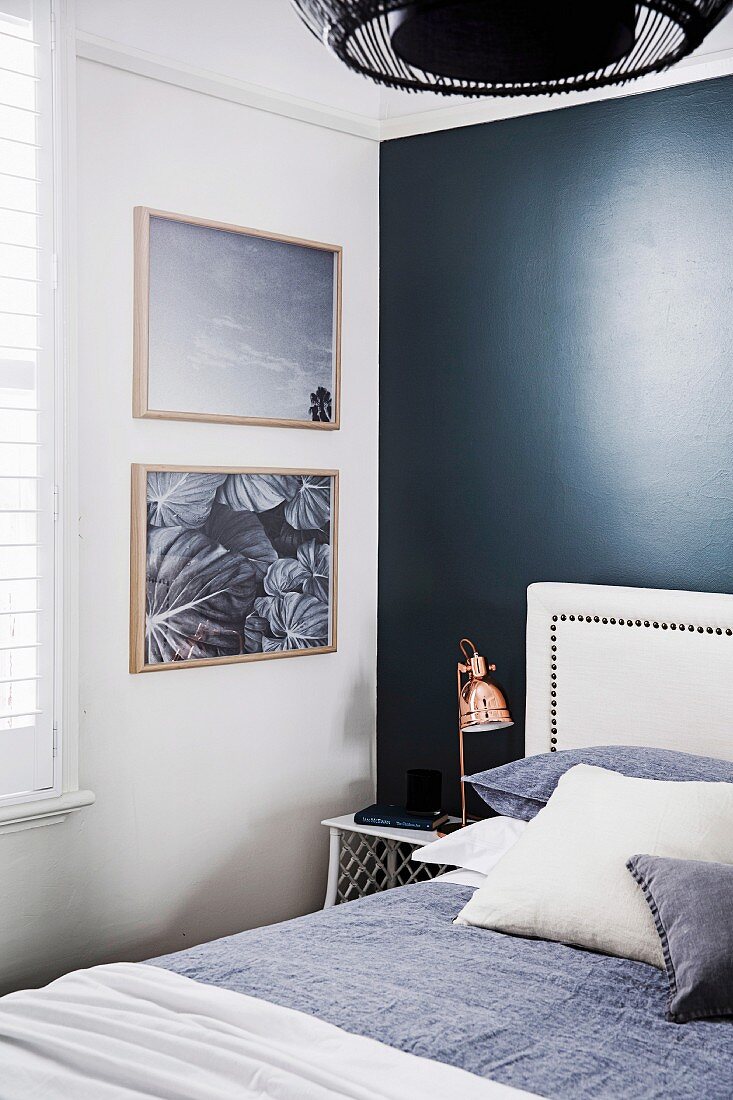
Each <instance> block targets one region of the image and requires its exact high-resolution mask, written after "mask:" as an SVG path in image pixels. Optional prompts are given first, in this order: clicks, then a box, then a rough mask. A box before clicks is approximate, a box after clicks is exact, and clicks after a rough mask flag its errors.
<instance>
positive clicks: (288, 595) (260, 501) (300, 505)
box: [145, 471, 333, 665]
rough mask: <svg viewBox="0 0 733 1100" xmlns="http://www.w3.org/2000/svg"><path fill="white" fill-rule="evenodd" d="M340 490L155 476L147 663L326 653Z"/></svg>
mask: <svg viewBox="0 0 733 1100" xmlns="http://www.w3.org/2000/svg"><path fill="white" fill-rule="evenodd" d="M332 484H333V482H332V479H331V477H328V476H323V475H314V474H279V473H275V474H259V473H257V474H247V473H244V474H243V473H230V474H227V473H225V472H224V473H214V472H211V473H197V472H195V471H192V472H190V473H187V472H177V471H149V473H148V479H147V559H146V618H145V660H146V663H147V664H150V665H157V664H168V663H170V662H174V661H184V662H185V661H192V660H208V659H212V658H216V657H237V656H243V655H246V654H257V653H279V652H293V651H297V650H299V649H313V648H319V647H325V646H327V645H328V644H329V638H330V624H331V599H332V593H331V581H330V572H331V568H330V567H331V546H330V541H331V518H332V517H331V506H332V501H331V493H332Z"/></svg>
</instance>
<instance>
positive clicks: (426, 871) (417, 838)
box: [321, 814, 458, 909]
mask: <svg viewBox="0 0 733 1100" xmlns="http://www.w3.org/2000/svg"><path fill="white" fill-rule="evenodd" d="M457 820H458V819H457V818H451V821H457ZM321 825H327V826H328V829H329V831H330V846H329V858H328V886H327V887H326V900H325V902H324V904H323V908H324V909H329V908H330V907H331V906H332V905H340V904H341V903H342V902H345V901H354V900H355V899H356V898H363V897H366V895H367V894H376V893H378V892H379V891H380V890H391V889H392V887H393V886H408V885H409V884H410V883H411V882H424V881H426V880H427V879H431V878H436V876H437V875H442V874H444V873H445V872H446V871H450V870H451V869H452V868H451V866H450V865H446V866H442V865H438V864H435V863H412V862H411V860H410V857H411V856H412V853H413V852H414V850H415V849H416V848H422V846H423V845H424V844H430V843H432V842H433V841H435V840H437V839H438V835H437V833H434V832H432V831H430V832H428V831H427V830H426V831H424V832H423V830H422V829H390V828H387V827H386V826H381V825H355V824H354V815H353V814H344V816H343V817H327V818H326V820H325V821H322V822H321Z"/></svg>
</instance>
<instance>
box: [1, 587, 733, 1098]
mask: <svg viewBox="0 0 733 1100" xmlns="http://www.w3.org/2000/svg"><path fill="white" fill-rule="evenodd" d="M732 673H733V597H731V596H727V595H711V594H703V593H683V592H664V591H653V590H642V589H631V588H613V587H605V586H591V585H561V584H539V585H533V586H531V588H530V589H529V597H528V624H527V684H528V686H527V724H526V754H527V756H531V755H534V754H539V753H547V752H553V751H559V750H560V749H563V748H584V747H587V746H591V745H615V744H619V745H624V744H634V745H646V746H649V747H650V748H656V747H661V748H671V749H678V750H682V751H687V752H695V753H698V754H702V755H705V756H711V757H716V758H718V759H721V760H733V731H731V728H730V724H731V719H730V717H729V716H730V715H731V713H732V710H733V708H732V706H731V704H733V675H732ZM474 885H475V877H474V878H473V879H472V878H467V879H466V880H465V884H464V882H463V881H462V879H461V876H460V874H458V875H456V874H454V875H451V876H447V877H446V879H444V880H442V881H441V880H440V879H438V880H433V881H430V882H423V883H419V884H416V885H412V886H406V887H401V888H398V889H395V890H392V891H389V892H387V893H383V894H379V895H375V896H373V897H370V898H366V899H363V900H361V901H356V902H350V903H349V904H348V905H343V906H339V907H336V908H332V909H329V910H326V911H324V912H320V913H316V914H312V915H309V916H306V917H302V918H299V919H297V920H294V921H289V922H286V923H283V924H279V925H274V926H271V927H267V928H261V929H258V930H255V931H251V932H245V933H242V934H240V935H236V936H231V937H228V938H226V939H222V940H218V941H215V942H213V943H207V944H202V945H200V946H198V947H194V948H191V949H189V950H187V951H184V952H179V953H176V954H174V955H169V956H165V957H162V958H158V959H154V960H150V961H149V962H148V963H147V964H140V965H132V964H117V965H116V966H110V967H98V968H93V969H92V970H90V971H86V972H78V973H77V974H76V975H69V976H67V977H66V978H62V979H60V980H59V982H57V983H52V985H51V986H49V987H47V989H46V990H42V991H35V992H28V993H21V994H13V995H11V996H10V997H7V998H4V999H3V1000H2V1001H0V1043H2V1044H3V1056H2V1059H3V1087H0V1095H2V1097H3V1100H16V1097H21V1096H22V1097H28V1096H33V1095H38V1096H43V1097H44V1098H48V1100H55V1098H56V1097H65V1096H73V1097H74V1100H77V1098H78V1100H86V1098H87V1097H89V1098H90V1100H91V1098H92V1097H94V1098H95V1100H96V1098H97V1097H99V1098H100V1100H104V1098H105V1097H107V1096H109V1097H110V1100H112V1098H116V1097H122V1096H123V1095H124V1096H126V1097H131V1096H138V1095H141V1096H143V1095H144V1096H166V1097H169V1096H170V1097H186V1098H188V1097H191V1098H192V1100H193V1098H198V1097H199V1096H200V1097H202V1100H203V1098H214V1097H216V1098H219V1097H221V1098H224V1097H229V1096H232V1097H234V1096H248V1095H263V1096H277V1097H281V1098H284V1097H287V1098H289V1097H293V1098H299V1100H300V1098H307V1097H313V1098H314V1100H315V1098H319V1100H320V1098H321V1097H323V1098H326V1097H336V1096H349V1097H352V1096H353V1097H392V1096H394V1097H397V1096H403V1097H404V1096H408V1097H409V1096H416V1097H417V1096H420V1097H426V1098H431V1097H432V1096H436V1097H437V1096H442V1097H448V1098H450V1097H456V1098H458V1097H461V1098H463V1097H465V1098H467V1100H470V1098H471V1097H473V1096H477V1097H486V1098H487V1100H491V1098H493V1097H496V1098H506V1100H508V1098H510V1097H517V1096H522V1095H524V1096H527V1095H529V1096H541V1097H556V1098H563V1100H575V1098H577V1100H581V1098H583V1100H585V1098H589V1097H603V1098H613V1097H631V1096H633V1097H635V1098H640V1100H642V1098H649V1100H652V1098H654V1100H657V1098H659V1100H661V1098H665V1100H672V1098H677V1097H679V1098H681V1097H689V1096H700V1097H703V1096H704V1097H706V1098H708V1100H717V1098H720V1100H723V1098H725V1100H728V1098H729V1097H730V1096H731V1095H733V1021H731V1020H727V1021H711V1020H700V1021H696V1022H692V1023H688V1024H685V1025H684V1026H679V1025H677V1024H674V1023H669V1022H667V1020H666V1019H665V1016H664V1013H663V1011H662V1010H661V1006H662V1005H663V1004H664V1000H665V990H666V984H667V983H666V976H665V974H664V972H663V971H661V970H659V969H657V968H656V967H654V966H651V965H649V964H648V963H645V962H636V961H632V960H631V959H629V958H618V957H612V956H609V955H605V954H599V953H596V952H594V951H588V950H581V949H579V948H575V947H570V946H566V945H564V944H562V943H555V942H550V941H548V940H544V939H532V938H524V937H521V936H516V935H503V934H500V933H498V932H491V931H488V930H486V929H483V928H475V927H462V926H459V925H456V924H455V923H453V922H454V918H455V916H456V914H457V913H458V912H459V911H460V910H461V908H462V906H463V905H464V903H465V902H466V901H467V899H468V898H469V897H470V896H471V894H472V891H473V886H474ZM63 983H67V985H66V987H64V984H63ZM8 1067H9V1068H8ZM39 1073H42V1074H46V1076H45V1077H44V1078H43V1087H40V1088H37V1090H36V1092H35V1093H34V1092H31V1091H30V1089H29V1088H28V1085H29V1082H31V1081H33V1083H34V1085H37V1075H38V1074H39ZM24 1075H25V1076H24ZM9 1083H10V1084H9ZM24 1090H25V1091H24ZM115 1090H117V1091H115ZM136 1090H138V1091H136ZM228 1090H229V1091H228ZM248 1090H250V1091H248Z"/></svg>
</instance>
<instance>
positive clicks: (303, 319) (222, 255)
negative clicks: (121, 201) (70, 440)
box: [133, 207, 342, 430]
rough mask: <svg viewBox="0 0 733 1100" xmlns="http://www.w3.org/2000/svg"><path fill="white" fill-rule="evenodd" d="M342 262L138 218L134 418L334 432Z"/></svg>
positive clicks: (293, 244) (167, 218)
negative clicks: (201, 421)
mask: <svg viewBox="0 0 733 1100" xmlns="http://www.w3.org/2000/svg"><path fill="white" fill-rule="evenodd" d="M341 257H342V250H341V248H340V247H339V246H337V245H330V244H320V243H318V242H316V241H305V240H299V239H297V238H294V237H278V236H275V235H273V234H271V233H264V232H261V231H259V230H256V229H243V228H242V227H240V226H236V225H226V224H224V223H221V222H207V221H203V220H201V219H200V218H189V217H184V216H183V215H182V214H169V213H165V212H164V211H160V210H150V209H148V208H147V207H136V208H135V304H134V393H133V414H134V415H135V416H137V417H155V418H158V419H163V420H208V421H218V422H228V423H232V424H265V425H272V426H279V427H291V428H317V429H326V430H328V429H335V428H338V427H339V403H340V402H339V391H340V373H341V365H340V364H341V347H340V345H341Z"/></svg>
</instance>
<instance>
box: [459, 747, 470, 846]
mask: <svg viewBox="0 0 733 1100" xmlns="http://www.w3.org/2000/svg"><path fill="white" fill-rule="evenodd" d="M458 744H459V746H460V758H461V828H463V829H465V827H466V825H467V824H468V820H467V818H466V784H465V783H464V782H463V771H464V768H463V730H462V729H461V727H460V726H459V727H458Z"/></svg>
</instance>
